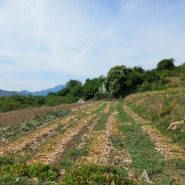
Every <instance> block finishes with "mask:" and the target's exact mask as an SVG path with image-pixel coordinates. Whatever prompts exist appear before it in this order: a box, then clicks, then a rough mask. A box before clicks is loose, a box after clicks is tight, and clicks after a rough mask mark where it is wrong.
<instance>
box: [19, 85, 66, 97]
mask: <svg viewBox="0 0 185 185" xmlns="http://www.w3.org/2000/svg"><path fill="white" fill-rule="evenodd" d="M64 87H65V85H58V86H56V87H53V88H49V89H46V90H42V91H35V92H30V91H27V90H22V91H21V92H20V93H21V94H23V95H29V94H31V95H33V96H46V95H47V94H48V93H49V92H58V91H60V90H61V89H63V88H64Z"/></svg>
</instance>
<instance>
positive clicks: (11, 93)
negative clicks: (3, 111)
mask: <svg viewBox="0 0 185 185" xmlns="http://www.w3.org/2000/svg"><path fill="white" fill-rule="evenodd" d="M15 94H20V93H19V92H17V91H6V90H2V89H0V96H12V95H15Z"/></svg>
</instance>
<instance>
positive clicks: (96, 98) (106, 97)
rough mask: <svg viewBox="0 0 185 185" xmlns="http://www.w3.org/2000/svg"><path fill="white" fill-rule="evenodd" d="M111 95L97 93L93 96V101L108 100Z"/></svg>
mask: <svg viewBox="0 0 185 185" xmlns="http://www.w3.org/2000/svg"><path fill="white" fill-rule="evenodd" d="M112 97H113V95H112V94H111V93H102V92H97V93H96V94H95V95H94V99H95V100H100V99H110V98H112Z"/></svg>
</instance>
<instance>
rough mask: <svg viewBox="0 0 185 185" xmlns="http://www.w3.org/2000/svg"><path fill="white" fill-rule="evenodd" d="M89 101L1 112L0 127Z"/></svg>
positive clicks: (78, 105) (75, 106)
mask: <svg viewBox="0 0 185 185" xmlns="http://www.w3.org/2000/svg"><path fill="white" fill-rule="evenodd" d="M89 103H90V102H89ZM89 103H85V104H83V103H72V104H61V105H57V106H51V107H39V108H32V109H25V110H15V111H10V112H5V113H0V128H2V127H3V126H6V125H11V124H13V123H18V122H23V121H26V120H30V119H32V118H34V117H35V115H39V114H43V113H45V112H47V111H55V110H60V109H73V108H77V107H81V106H83V105H86V104H89Z"/></svg>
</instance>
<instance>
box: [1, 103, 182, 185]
mask: <svg viewBox="0 0 185 185" xmlns="http://www.w3.org/2000/svg"><path fill="white" fill-rule="evenodd" d="M66 108H68V110H66ZM6 114H7V113H6ZM22 114H23V111H22ZM54 115H55V116H54ZM9 116H10V115H9ZM0 118H1V117H0ZM32 118H33V117H32ZM16 125H17V126H16ZM15 130H16V131H15ZM0 141H1V143H0V184H2V185H7V184H10V185H11V184H30V185H32V184H34V185H35V184H36V185H37V184H61V185H62V184H64V185H75V184H76V185H88V184H89V185H109V184H110V185H122V184H123V185H124V184H125V185H127V184H128V185H131V184H133V185H134V184H136V185H137V184H164V185H165V184H166V185H168V184H172V185H173V184H174V185H176V184H179V185H183V184H185V151H184V148H183V147H182V146H180V145H178V144H177V143H175V142H174V141H173V140H171V139H170V138H168V137H167V136H165V135H163V133H161V132H160V131H159V130H158V129H157V128H156V127H155V126H153V125H152V124H151V123H150V121H149V120H146V119H144V118H143V117H142V116H140V115H138V114H137V113H136V112H135V111H134V110H132V109H131V108H130V107H128V106H127V104H126V103H125V102H124V101H94V102H90V103H84V104H78V105H71V106H70V105H69V106H67V105H66V107H61V108H60V109H55V114H51V113H50V114H49V115H48V116H47V119H46V118H43V117H39V116H38V115H37V119H33V120H32V121H30V122H28V121H25V122H23V123H22V124H20V123H14V124H11V123H10V122H9V123H7V124H6V126H5V124H4V126H3V125H2V128H1V131H0Z"/></svg>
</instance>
